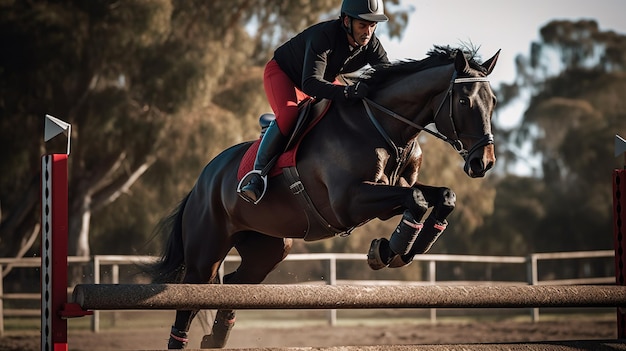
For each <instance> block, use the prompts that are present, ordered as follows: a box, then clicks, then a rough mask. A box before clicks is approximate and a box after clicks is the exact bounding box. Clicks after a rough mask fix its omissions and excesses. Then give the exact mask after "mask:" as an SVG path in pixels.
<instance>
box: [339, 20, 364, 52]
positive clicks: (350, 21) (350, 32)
mask: <svg viewBox="0 0 626 351" xmlns="http://www.w3.org/2000/svg"><path fill="white" fill-rule="evenodd" d="M344 16H345V17H348V20H349V22H348V25H347V26H345V25H343V23H342V27H343V29H344V30H345V31H346V33H348V35H349V36H350V38H352V41H354V45H356V47H355V49H358V48H360V47H361V44H359V42H358V41H357V40H356V38H355V37H354V31H353V30H352V21H354V18H352V17H350V16H348V15H344ZM341 20H342V21H344V19H343V18H342V19H341Z"/></svg>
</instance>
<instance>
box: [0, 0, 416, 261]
mask: <svg viewBox="0 0 626 351" xmlns="http://www.w3.org/2000/svg"><path fill="white" fill-rule="evenodd" d="M389 2H390V3H396V4H397V3H398V1H389ZM337 6H338V4H337V3H336V2H335V1H330V0H327V1H315V2H304V3H303V2H301V1H296V0H288V1H282V2H275V1H260V2H259V1H250V0H228V1H227V0H220V1H199V0H195V1H171V0H154V1H145V0H128V1H123V2H120V1H113V0H93V1H75V0H64V1H31V2H2V3H0V47H2V49H3V52H4V53H10V54H6V55H2V56H1V57H0V117H1V118H0V143H2V146H3V147H4V149H5V150H7V149H8V150H11V152H7V153H5V154H4V156H3V157H2V158H1V159H0V167H1V168H2V169H3V170H10V173H8V172H6V173H4V174H3V175H2V177H1V178H0V196H1V200H2V202H1V205H2V210H3V211H2V212H3V218H2V222H1V223H0V237H1V238H2V241H1V242H0V256H9V255H15V254H16V253H17V252H20V248H21V247H24V246H25V245H26V244H27V243H32V242H33V241H34V240H32V239H33V235H35V234H33V235H30V237H29V234H30V233H37V230H36V226H37V223H38V221H39V214H38V211H37V203H38V195H37V194H38V189H39V181H38V178H39V176H38V174H39V168H40V161H39V158H40V156H41V154H43V153H44V152H45V151H46V148H47V149H48V151H49V150H56V147H57V146H58V145H56V144H55V143H52V144H49V145H44V144H43V143H42V140H41V139H42V138H41V131H42V130H43V116H44V115H45V114H46V113H49V114H52V115H54V116H56V117H59V118H62V119H64V120H67V121H68V122H70V123H71V124H72V126H73V131H74V133H73V140H72V145H73V147H72V150H73V151H72V155H71V157H70V164H69V168H70V170H69V171H70V186H69V188H70V206H69V207H70V247H69V253H70V255H88V254H89V253H90V250H91V248H90V244H89V239H90V237H89V233H90V224H91V223H92V221H93V217H92V214H93V213H95V212H96V211H101V210H103V209H105V208H106V209H107V211H104V212H100V214H101V215H102V216H99V218H98V221H101V222H104V223H108V224H111V222H114V223H116V224H117V225H113V226H108V228H109V229H112V231H113V232H117V233H123V232H124V231H125V230H128V229H130V230H134V233H139V235H141V238H142V239H145V237H146V234H145V233H140V232H142V231H143V230H145V229H146V228H145V226H146V225H149V223H152V226H153V225H154V223H155V222H156V221H155V218H156V217H158V215H157V214H162V213H163V212H164V208H168V207H170V206H171V205H170V204H169V201H170V200H172V199H173V198H176V197H179V196H182V191H184V190H182V189H183V188H184V189H187V190H188V189H189V187H190V186H191V182H193V180H192V178H195V176H196V175H197V171H198V170H199V168H200V167H201V166H202V164H204V163H205V162H206V161H207V159H208V158H209V157H210V156H211V155H214V154H215V153H216V152H217V151H218V150H220V149H222V148H223V147H225V146H226V145H229V144H232V143H234V142H240V141H242V140H246V139H251V138H253V137H256V134H257V133H258V132H257V131H256V130H255V129H254V128H253V127H252V126H253V125H254V124H255V122H253V121H254V119H255V118H251V117H252V116H251V114H257V113H258V110H260V108H259V105H260V104H264V98H262V96H263V95H262V91H261V89H262V88H261V86H262V85H261V84H260V77H261V75H260V73H259V72H260V71H259V67H255V65H257V66H259V64H260V63H261V62H263V61H265V60H266V59H267V58H268V57H269V55H271V51H270V46H271V45H274V44H275V43H276V41H277V40H280V39H281V38H282V37H283V35H289V34H291V33H295V32H296V31H299V30H301V29H302V28H303V27H305V26H306V25H309V24H311V23H312V22H314V21H317V20H318V19H319V18H320V17H322V16H323V15H324V16H325V15H328V14H330V13H335V12H336V11H337ZM336 15H337V14H335V15H333V16H330V15H329V16H330V17H334V16H336ZM390 16H391V17H392V18H398V19H399V22H400V23H402V20H403V19H404V20H405V21H406V15H403V10H401V9H400V10H398V11H397V12H396V13H390ZM255 27H256V30H252V29H255ZM278 28H280V30H281V32H280V35H277V34H276V33H278V32H279V31H278ZM392 28H396V29H394V30H397V28H398V27H392ZM396 33H397V35H399V32H396ZM392 34H394V33H392ZM263 63H264V62H263ZM250 74H252V77H250V78H249V79H241V78H242V77H243V78H246V75H250ZM238 78H239V79H241V80H240V83H237V84H238V85H235V84H234V83H233V82H234V81H236V80H237V79H238ZM242 88H245V89H252V91H249V90H244V91H242ZM236 93H238V94H239V95H237V98H235V97H234V96H236V95H235V94H236ZM242 96H245V97H243V98H242ZM247 96H253V97H254V98H252V99H248V98H246V97H247ZM218 97H219V99H218ZM229 101H231V102H232V101H237V102H238V103H237V104H233V103H229ZM252 111H254V112H252ZM131 187H132V188H133V190H134V191H136V193H134V194H133V198H132V199H130V197H129V196H125V194H127V193H128V192H129V191H131ZM164 198H165V199H167V200H168V201H167V203H165V202H164V201H163V199H164ZM121 199H122V200H125V201H126V202H125V203H122V202H120V200H121ZM112 204H116V206H115V207H111V205H112ZM118 206H119V207H118ZM122 209H126V210H128V211H129V213H125V214H124V213H120V210H122ZM129 214H132V216H129ZM130 217H132V218H130ZM134 218H142V219H141V220H136V221H133V219H134ZM111 234H115V233H112V232H109V233H102V232H101V233H98V235H99V237H100V238H109V237H110V238H111V239H109V242H111V241H113V242H114V241H115V240H117V241H121V242H124V241H125V240H126V237H127V236H128V233H124V234H126V236H124V235H123V234H122V235H111ZM113 237H115V238H116V239H113ZM135 241H137V242H139V241H142V240H139V239H138V240H135ZM122 245H123V244H122ZM22 251H23V250H22Z"/></svg>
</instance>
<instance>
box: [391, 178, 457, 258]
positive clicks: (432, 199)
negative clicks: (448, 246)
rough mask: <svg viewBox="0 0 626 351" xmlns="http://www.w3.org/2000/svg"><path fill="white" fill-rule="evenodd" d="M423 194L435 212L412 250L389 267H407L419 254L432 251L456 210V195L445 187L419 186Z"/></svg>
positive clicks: (425, 222)
mask: <svg viewBox="0 0 626 351" xmlns="http://www.w3.org/2000/svg"><path fill="white" fill-rule="evenodd" d="M419 187H420V188H422V193H423V194H424V196H425V197H426V199H427V200H428V202H429V204H432V206H433V210H432V211H431V213H430V215H429V216H428V218H426V220H425V221H424V224H423V226H422V228H421V231H420V233H419V235H418V236H417V238H416V239H415V242H414V243H413V245H412V246H411V248H410V250H409V251H408V252H406V253H404V254H401V255H399V256H397V257H395V258H394V259H393V261H392V262H390V264H389V267H391V268H397V267H402V266H406V265H407V264H409V263H411V261H413V257H415V255H417V254H424V253H426V252H428V250H430V248H431V247H432V245H433V244H434V243H435V241H437V239H438V238H439V236H441V234H442V233H443V231H444V230H445V229H446V226H447V225H448V221H447V220H446V218H447V217H448V216H449V215H450V213H451V212H452V211H453V210H454V207H455V204H456V194H455V193H454V192H453V191H452V190H450V189H448V188H445V187H441V188H438V187H431V186H424V185H421V186H419Z"/></svg>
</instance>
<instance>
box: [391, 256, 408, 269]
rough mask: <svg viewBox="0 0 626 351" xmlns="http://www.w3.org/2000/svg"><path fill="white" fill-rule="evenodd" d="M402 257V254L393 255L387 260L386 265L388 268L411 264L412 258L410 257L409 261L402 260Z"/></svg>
mask: <svg viewBox="0 0 626 351" xmlns="http://www.w3.org/2000/svg"><path fill="white" fill-rule="evenodd" d="M402 257H404V256H402V255H395V256H394V257H393V258H392V259H391V262H389V265H388V267H389V268H400V267H404V266H408V265H409V264H411V262H413V258H411V259H410V260H409V262H404V260H403V259H402Z"/></svg>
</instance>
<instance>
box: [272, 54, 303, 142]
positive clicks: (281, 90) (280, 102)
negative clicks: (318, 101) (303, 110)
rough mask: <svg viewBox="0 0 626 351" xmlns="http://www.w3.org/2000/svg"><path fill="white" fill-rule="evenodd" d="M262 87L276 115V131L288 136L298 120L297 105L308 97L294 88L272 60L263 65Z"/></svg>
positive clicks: (292, 83)
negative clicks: (278, 130)
mask: <svg viewBox="0 0 626 351" xmlns="http://www.w3.org/2000/svg"><path fill="white" fill-rule="evenodd" d="M263 86H264V87H265V95H267V101H268V102H269V104H270V106H271V107H272V110H273V111H274V114H275V115H276V123H277V124H278V129H280V132H281V133H282V134H283V135H289V133H291V130H292V128H293V126H294V125H295V124H296V120H297V119H298V103H299V102H300V101H302V100H304V99H306V98H307V97H308V95H306V94H305V93H304V92H302V91H301V90H300V89H298V88H297V87H296V85H295V84H294V82H293V81H292V80H291V79H289V77H287V75H286V74H285V72H283V70H282V69H280V67H279V66H278V64H277V63H276V61H274V60H271V61H270V62H268V63H267V65H265V72H264V73H263Z"/></svg>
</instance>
